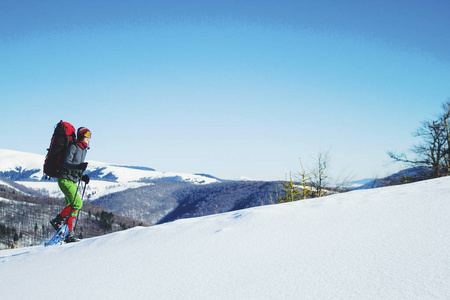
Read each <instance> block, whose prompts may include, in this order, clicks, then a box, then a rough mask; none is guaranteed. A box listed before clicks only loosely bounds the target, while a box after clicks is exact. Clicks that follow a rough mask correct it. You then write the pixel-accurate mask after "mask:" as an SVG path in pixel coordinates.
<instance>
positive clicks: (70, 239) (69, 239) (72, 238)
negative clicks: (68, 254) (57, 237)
mask: <svg viewBox="0 0 450 300" xmlns="http://www.w3.org/2000/svg"><path fill="white" fill-rule="evenodd" d="M64 242H66V243H73V242H78V239H77V238H76V237H75V234H74V233H73V231H71V232H69V234H68V235H67V236H66V239H65V240H64Z"/></svg>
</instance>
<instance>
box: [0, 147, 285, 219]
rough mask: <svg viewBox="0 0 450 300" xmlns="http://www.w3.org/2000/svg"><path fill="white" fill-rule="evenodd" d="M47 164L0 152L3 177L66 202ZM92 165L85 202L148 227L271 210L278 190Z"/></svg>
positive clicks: (31, 156) (198, 176) (269, 186)
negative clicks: (239, 211) (238, 211)
mask: <svg viewBox="0 0 450 300" xmlns="http://www.w3.org/2000/svg"><path fill="white" fill-rule="evenodd" d="M44 159H45V157H44V156H43V155H37V154H30V153H24V152H18V151H12V150H4V149H0V177H3V178H6V179H7V180H10V182H11V183H12V182H13V183H14V184H10V186H14V188H16V189H18V190H20V191H22V192H24V193H27V194H29V195H41V196H50V197H55V198H62V197H63V195H62V193H61V192H60V190H59V188H58V186H57V184H56V182H55V180H54V179H53V180H51V181H48V180H45V176H44V174H43V171H42V168H43V163H44ZM88 162H89V165H88V168H87V170H86V174H88V175H89V176H90V178H91V181H90V183H89V184H88V185H87V186H86V190H85V194H84V200H85V201H90V202H91V203H93V204H95V205H98V206H100V207H103V208H105V209H107V210H109V211H112V212H115V213H117V214H120V215H122V216H125V217H130V218H133V219H134V220H138V221H141V222H144V223H148V224H156V223H161V222H168V221H173V220H175V219H178V218H186V217H193V216H201V215H209V214H214V213H221V212H226V211H230V210H236V209H240V208H247V207H252V206H259V205H266V204H270V203H273V201H274V200H273V199H275V198H276V194H275V189H276V187H277V186H278V184H279V183H278V182H261V181H228V180H221V179H219V178H217V177H214V176H212V175H208V174H185V173H175V172H158V171H155V170H154V169H151V168H148V167H137V166H122V165H116V164H108V163H102V162H95V161H88ZM83 188H84V187H83V186H82V185H81V186H80V193H81V190H82V189H83Z"/></svg>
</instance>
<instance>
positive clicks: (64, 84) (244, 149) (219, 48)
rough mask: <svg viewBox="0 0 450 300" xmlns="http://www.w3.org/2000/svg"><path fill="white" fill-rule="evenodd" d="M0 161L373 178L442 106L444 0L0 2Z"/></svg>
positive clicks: (447, 55)
mask: <svg viewBox="0 0 450 300" xmlns="http://www.w3.org/2000/svg"><path fill="white" fill-rule="evenodd" d="M0 8H1V9H0V65H1V69H0V70H1V71H0V99H1V104H0V105H1V106H0V108H1V111H2V114H1V115H2V117H1V118H0V128H2V130H3V135H2V136H3V137H4V138H2V141H1V142H0V148H5V149H12V150H19V151H25V152H32V153H38V154H43V155H44V154H45V153H46V149H47V147H48V144H49V141H50V137H51V134H52V130H53V126H54V125H55V124H56V123H57V122H58V121H59V120H61V119H63V120H65V121H69V122H71V123H73V124H74V125H75V126H76V127H79V126H86V127H88V128H90V129H91V131H92V133H93V137H92V141H91V150H90V152H89V154H88V157H87V159H88V160H89V159H90V160H97V161H104V162H112V163H117V164H128V165H141V166H148V167H153V168H155V169H157V170H159V171H173V172H187V173H209V174H212V175H215V176H217V177H220V178H227V179H236V178H239V177H240V176H247V177H250V178H253V179H261V180H280V179H284V177H285V174H286V173H289V171H292V172H296V171H298V170H299V169H300V166H299V162H298V158H299V157H301V158H302V161H303V163H304V165H305V167H306V168H307V169H312V168H313V166H314V160H315V159H316V157H317V155H318V154H319V153H320V152H323V151H329V154H330V158H331V161H330V167H329V171H330V175H331V176H332V177H333V178H334V179H336V180H338V177H341V178H342V177H347V176H350V177H352V178H353V179H362V178H367V177H376V176H378V177H382V176H385V175H387V174H389V173H391V172H393V171H396V170H398V168H400V167H401V166H396V165H394V166H392V165H389V164H388V163H389V158H388V156H387V155H386V152H387V151H389V150H393V151H397V152H401V151H406V150H407V149H409V148H410V147H411V146H412V145H413V144H414V143H415V142H416V140H415V139H414V138H413V137H412V136H411V133H412V132H413V131H414V130H415V129H416V128H417V127H418V126H419V125H420V122H421V121H422V120H424V119H427V118H434V117H435V115H436V114H437V113H439V112H440V106H441V104H442V103H443V102H444V101H446V100H447V99H448V98H449V97H450V35H449V34H448V32H450V21H449V19H448V16H447V14H448V11H450V3H449V2H448V1H413V3H411V2H410V1H221V2H220V3H219V1H189V2H186V1H113V0H109V1H106V0H99V1H39V2H37V1H20V3H18V1H1V2H0Z"/></svg>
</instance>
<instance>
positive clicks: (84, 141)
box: [50, 127, 91, 243]
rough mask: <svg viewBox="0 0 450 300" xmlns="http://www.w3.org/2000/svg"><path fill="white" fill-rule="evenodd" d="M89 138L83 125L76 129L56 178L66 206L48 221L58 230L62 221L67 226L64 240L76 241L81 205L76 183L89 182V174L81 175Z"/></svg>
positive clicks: (89, 135)
mask: <svg viewBox="0 0 450 300" xmlns="http://www.w3.org/2000/svg"><path fill="white" fill-rule="evenodd" d="M90 139H91V131H90V130H89V129H87V128H85V127H80V128H78V130H77V139H76V142H75V143H72V144H70V145H69V147H68V148H67V150H66V152H65V155H64V160H63V163H62V170H61V176H60V177H59V178H58V186H59V188H60V189H61V191H62V192H63V194H64V196H65V200H66V207H65V208H64V209H63V210H62V211H61V213H60V214H59V215H57V216H56V218H54V219H53V220H51V221H50V224H52V226H53V228H55V229H56V230H59V229H60V228H61V227H62V226H64V223H66V224H67V225H68V227H69V234H68V235H67V237H66V240H65V242H66V243H71V242H76V241H77V239H76V238H75V234H74V232H73V229H74V226H75V221H76V218H77V214H78V211H79V210H80V209H81V207H82V206H83V201H82V199H81V198H80V196H79V195H78V188H77V184H78V181H79V180H80V179H81V180H82V181H84V182H85V184H88V183H89V180H90V179H89V176H88V175H83V172H84V171H85V170H86V167H87V163H86V162H84V159H85V157H86V152H87V149H89V141H90Z"/></svg>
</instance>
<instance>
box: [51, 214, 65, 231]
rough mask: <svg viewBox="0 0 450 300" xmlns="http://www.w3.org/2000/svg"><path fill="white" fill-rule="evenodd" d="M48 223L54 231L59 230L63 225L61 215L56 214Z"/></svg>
mask: <svg viewBox="0 0 450 300" xmlns="http://www.w3.org/2000/svg"><path fill="white" fill-rule="evenodd" d="M50 224H52V227H53V228H55V230H56V231H58V230H60V229H61V227H63V226H64V219H63V217H61V215H57V216H56V218H54V219H53V220H51V221H50Z"/></svg>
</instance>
